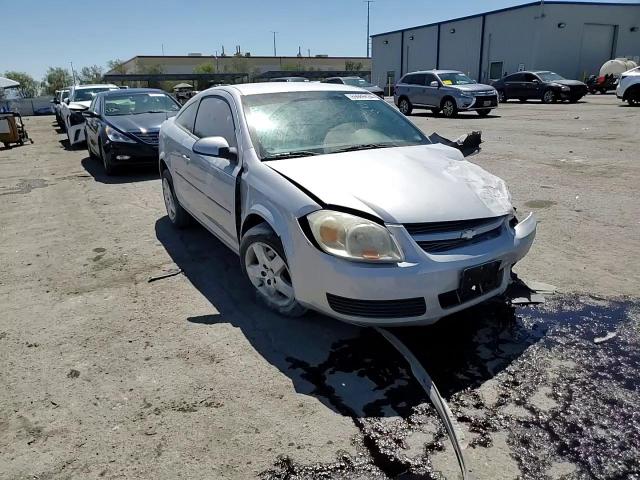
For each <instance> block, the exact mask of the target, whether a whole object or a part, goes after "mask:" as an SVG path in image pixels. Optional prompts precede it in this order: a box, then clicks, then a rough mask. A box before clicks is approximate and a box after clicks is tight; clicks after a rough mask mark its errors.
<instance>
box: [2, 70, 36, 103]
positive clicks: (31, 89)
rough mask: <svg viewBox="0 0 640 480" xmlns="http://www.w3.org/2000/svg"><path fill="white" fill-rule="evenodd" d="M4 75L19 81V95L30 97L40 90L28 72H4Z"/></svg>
mask: <svg viewBox="0 0 640 480" xmlns="http://www.w3.org/2000/svg"><path fill="white" fill-rule="evenodd" d="M4 76H5V77H7V78H10V79H11V80H15V81H16V82H18V83H20V86H19V87H18V88H17V89H18V92H20V96H21V97H23V98H31V97H36V96H38V91H39V90H40V89H39V87H38V82H36V81H35V80H34V78H33V77H32V76H31V75H29V74H28V73H25V72H5V73H4Z"/></svg>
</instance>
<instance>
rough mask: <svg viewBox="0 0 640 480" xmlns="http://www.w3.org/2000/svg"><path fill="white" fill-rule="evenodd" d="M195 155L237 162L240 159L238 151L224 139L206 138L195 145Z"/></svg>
mask: <svg viewBox="0 0 640 480" xmlns="http://www.w3.org/2000/svg"><path fill="white" fill-rule="evenodd" d="M193 153H197V154H199V155H206V156H207V157H220V158H226V159H227V160H231V161H235V160H237V158H238V149H237V148H234V147H230V146H229V142H227V140H226V139H225V138H224V137H205V138H201V139H200V140H198V141H197V142H196V143H194V144H193Z"/></svg>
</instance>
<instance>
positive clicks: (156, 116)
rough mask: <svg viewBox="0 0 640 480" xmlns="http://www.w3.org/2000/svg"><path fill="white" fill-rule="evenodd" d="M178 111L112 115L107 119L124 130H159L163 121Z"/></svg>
mask: <svg viewBox="0 0 640 480" xmlns="http://www.w3.org/2000/svg"><path fill="white" fill-rule="evenodd" d="M176 113H178V112H162V113H140V114H137V115H111V116H107V117H106V119H107V121H108V122H109V123H110V124H111V125H113V126H114V127H115V128H117V129H118V130H120V131H122V132H140V131H145V130H146V131H158V130H160V125H162V122H164V121H165V120H167V119H168V118H170V117H173V116H175V114H176Z"/></svg>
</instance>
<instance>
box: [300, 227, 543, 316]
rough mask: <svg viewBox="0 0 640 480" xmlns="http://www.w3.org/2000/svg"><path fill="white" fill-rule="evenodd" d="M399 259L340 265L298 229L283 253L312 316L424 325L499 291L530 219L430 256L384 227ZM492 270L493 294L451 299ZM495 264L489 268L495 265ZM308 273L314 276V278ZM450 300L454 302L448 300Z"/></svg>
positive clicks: (530, 234)
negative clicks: (480, 272) (469, 280)
mask: <svg viewBox="0 0 640 480" xmlns="http://www.w3.org/2000/svg"><path fill="white" fill-rule="evenodd" d="M387 228H388V229H389V231H390V232H391V233H392V235H393V236H394V238H395V239H396V241H397V242H398V243H399V245H400V246H401V248H402V249H403V251H404V253H405V261H404V262H402V263H397V264H392V265H376V264H367V263H356V262H349V261H345V260H342V259H339V258H336V257H333V256H330V255H327V254H325V253H323V252H321V251H320V250H318V249H317V248H316V247H315V246H313V245H312V244H311V243H310V242H309V240H308V239H307V237H306V236H305V235H304V233H303V232H302V231H301V230H300V231H299V232H297V234H296V235H295V238H294V239H293V240H294V243H293V248H294V250H295V251H294V252H292V254H291V255H289V258H290V263H291V265H290V267H291V274H292V277H293V285H294V288H295V295H296V298H297V300H298V301H299V302H300V303H301V304H303V305H305V306H307V307H309V308H311V309H314V310H317V311H320V312H322V313H325V314H326V315H329V316H331V317H334V318H338V319H340V320H343V321H346V322H349V323H355V324H360V325H378V326H402V325H427V324H431V323H434V322H436V321H437V320H439V319H440V318H442V317H444V316H446V315H449V314H452V313H455V312H457V311H460V310H463V309H465V308H468V307H470V306H472V305H476V304H478V303H481V302H484V301H486V300H488V299H490V298H492V297H495V296H497V295H500V294H502V293H504V291H505V290H506V288H507V286H508V284H509V281H510V279H511V268H512V267H513V265H514V264H515V263H516V262H518V261H519V260H520V259H522V258H523V257H524V256H525V255H526V254H527V252H528V251H529V249H530V248H531V245H532V243H533V240H534V238H535V234H536V219H535V217H534V216H533V214H530V215H529V216H528V217H527V218H525V219H524V220H523V221H521V222H519V223H517V224H516V225H513V224H511V225H510V224H509V219H508V218H506V217H505V219H504V221H503V223H502V224H501V226H500V228H501V230H500V233H499V235H497V236H494V237H492V238H489V239H487V240H486V241H481V242H477V243H470V244H468V245H465V246H463V247H461V248H454V249H449V250H447V251H445V252H440V253H429V252H427V251H425V250H424V249H423V248H421V247H420V245H419V244H418V242H417V241H416V238H415V237H412V236H411V235H410V234H409V232H408V231H407V229H406V228H405V227H404V226H402V225H387ZM494 262H496V263H495V264H497V265H498V268H497V274H496V275H497V277H496V278H495V282H494V283H492V284H491V289H490V290H487V291H484V292H481V293H479V294H478V295H475V296H473V298H469V296H468V295H464V296H458V297H459V299H460V301H459V302H457V301H456V300H455V298H454V297H456V296H457V293H456V292H459V291H460V289H461V284H462V280H463V275H464V272H465V271H468V270H469V269H472V268H475V267H478V266H482V265H488V264H494ZM495 264H494V265H495ZM309 272H313V274H312V275H310V274H309ZM452 298H453V300H452Z"/></svg>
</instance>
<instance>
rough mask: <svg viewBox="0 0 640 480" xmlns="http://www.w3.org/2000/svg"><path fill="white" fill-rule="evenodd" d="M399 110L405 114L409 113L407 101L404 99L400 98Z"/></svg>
mask: <svg viewBox="0 0 640 480" xmlns="http://www.w3.org/2000/svg"><path fill="white" fill-rule="evenodd" d="M400 111H401V112H402V113H403V114H404V115H407V114H408V113H409V102H408V101H407V100H406V99H404V98H403V99H402V100H400Z"/></svg>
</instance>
